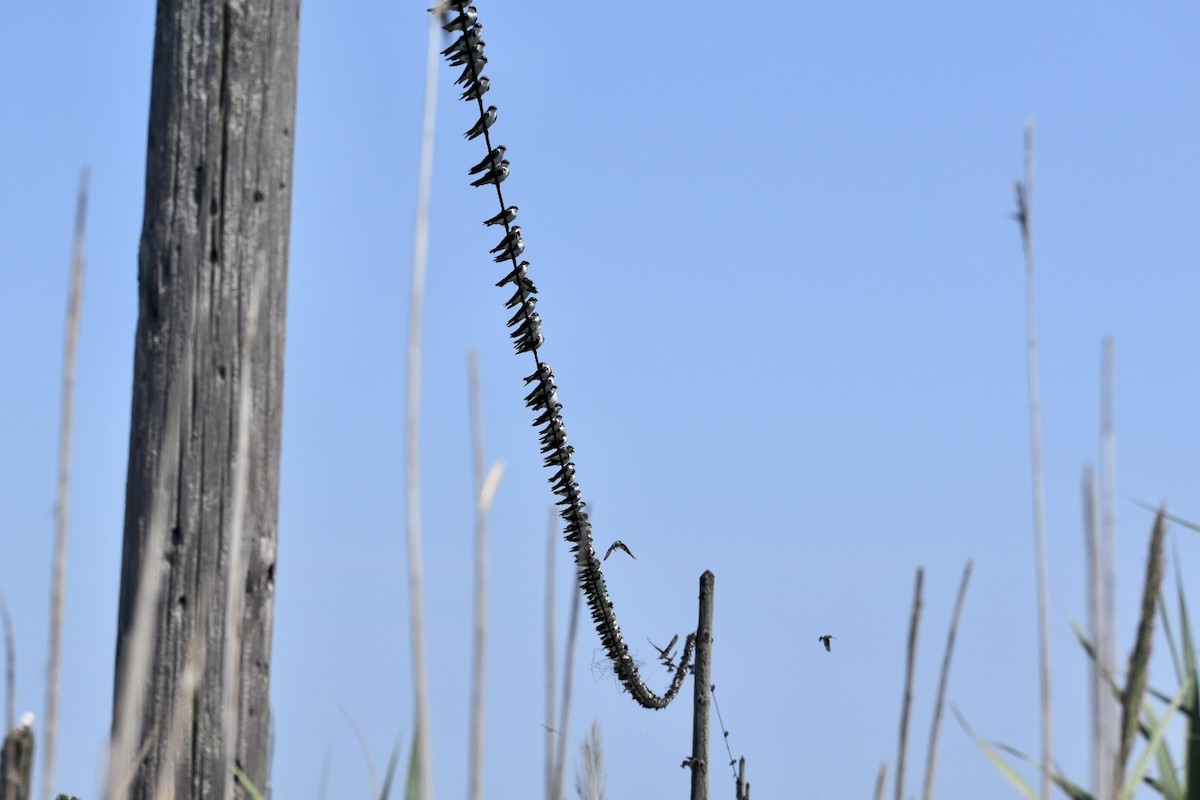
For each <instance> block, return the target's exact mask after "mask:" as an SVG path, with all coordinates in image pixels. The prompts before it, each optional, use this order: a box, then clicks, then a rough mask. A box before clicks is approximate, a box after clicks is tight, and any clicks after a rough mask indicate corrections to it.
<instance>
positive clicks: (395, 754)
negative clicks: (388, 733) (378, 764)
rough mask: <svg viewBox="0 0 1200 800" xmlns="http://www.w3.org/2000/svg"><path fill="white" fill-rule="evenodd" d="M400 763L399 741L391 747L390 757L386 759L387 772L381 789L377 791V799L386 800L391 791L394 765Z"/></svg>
mask: <svg viewBox="0 0 1200 800" xmlns="http://www.w3.org/2000/svg"><path fill="white" fill-rule="evenodd" d="M399 763H400V743H399V742H396V746H395V747H393V748H392V757H391V758H389V759H388V765H387V774H385V775H384V776H383V789H381V790H380V792H379V800H387V799H388V795H389V794H391V792H392V779H393V778H395V777H396V765H397V764H399Z"/></svg>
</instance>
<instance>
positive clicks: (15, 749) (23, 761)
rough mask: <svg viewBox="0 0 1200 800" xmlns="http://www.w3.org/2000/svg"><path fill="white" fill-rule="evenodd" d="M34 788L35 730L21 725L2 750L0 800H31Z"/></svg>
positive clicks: (7, 737) (0, 760) (9, 736)
mask: <svg viewBox="0 0 1200 800" xmlns="http://www.w3.org/2000/svg"><path fill="white" fill-rule="evenodd" d="M32 787H33V728H31V727H30V726H29V725H24V724H23V725H21V727H19V728H13V729H12V730H10V731H9V732H8V735H7V736H5V737H4V747H3V748H2V749H0V800H29V798H30V797H31V796H32V794H31V792H30V789H31V788H32Z"/></svg>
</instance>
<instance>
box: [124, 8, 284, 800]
mask: <svg viewBox="0 0 1200 800" xmlns="http://www.w3.org/2000/svg"><path fill="white" fill-rule="evenodd" d="M298 34H299V1H298V0H278V1H277V2H267V1H266V0H233V1H232V2H224V3H214V2H202V0H160V2H159V3H158V14H157V25H156V33H155V43H154V69H153V78H152V82H151V99H150V126H149V142H148V154H147V160H146V201H145V211H144V219H143V228H142V238H141V247H140V252H139V258H138V283H139V294H140V304H139V312H138V327H137V336H136V343H135V354H134V376H133V408H132V424H131V429H130V442H129V471H128V478H127V484H126V508H125V534H124V551H123V557H122V569H121V599H120V610H119V616H118V639H117V679H116V683H117V686H116V692H115V696H116V697H117V698H120V696H121V694H122V692H121V689H122V677H121V676H122V674H123V673H124V670H125V668H126V667H127V666H128V665H129V663H130V662H131V659H133V658H135V657H137V654H136V653H133V652H132V651H131V648H130V642H131V638H132V633H133V626H134V624H135V622H136V620H135V616H136V615H135V609H136V595H137V591H138V585H139V575H140V574H141V571H142V569H143V568H147V569H150V570H153V571H155V572H156V573H157V574H158V576H159V580H160V583H159V590H158V603H157V605H156V611H155V612H154V614H152V615H151V616H153V617H154V619H153V620H151V624H152V626H153V627H152V631H151V633H150V645H149V650H150V658H151V664H152V667H151V669H150V671H149V673H148V676H149V677H148V680H147V682H146V684H145V685H144V686H131V687H130V688H131V689H132V690H133V691H141V692H144V697H143V704H142V713H141V715H140V720H139V721H138V724H137V727H136V730H137V731H138V733H137V740H138V741H140V742H141V743H142V745H141V746H142V747H144V752H145V756H144V758H143V759H142V760H141V761H140V763H139V766H138V768H137V772H136V774H135V775H134V778H133V782H132V784H131V786H130V788H129V791H128V793H127V795H124V796H127V797H129V798H135V799H136V800H144V799H146V798H150V797H151V796H152V795H153V792H154V790H155V787H156V784H157V782H158V781H159V780H160V778H161V779H162V780H163V781H164V786H171V785H173V788H174V796H175V797H178V798H200V797H204V798H215V799H216V800H223V799H224V798H232V797H235V796H237V797H246V796H248V795H247V794H246V793H245V791H244V790H236V791H237V794H236V795H235V794H234V792H235V790H234V789H233V788H232V787H233V783H232V775H231V766H232V765H231V763H230V762H231V761H233V760H235V759H236V762H237V764H238V765H240V766H241V768H242V769H243V770H245V772H246V774H247V775H248V776H249V778H250V779H251V780H252V781H253V782H254V783H255V785H257V786H260V787H261V786H265V785H266V782H267V781H266V777H267V776H266V770H267V761H268V752H267V751H268V728H269V713H268V684H269V677H270V660H271V628H272V619H273V606H272V603H273V598H274V575H275V550H276V533H277V530H276V527H277V506H278V486H279V449H280V431H281V414H282V402H281V401H282V394H283V352H284V320H285V309H286V288H287V256H288V237H289V226H290V217H291V187H292V151H293V147H292V143H293V129H294V124H295V107H296V106H295V103H296V62H297V41H298ZM252 288H253V290H254V292H255V293H257V295H258V301H257V305H258V313H257V314H255V315H251V314H250V306H251V303H250V294H251V289H252ZM243 351H245V356H246V359H245V363H243V360H242V354H243ZM244 383H248V385H249V387H250V392H251V394H250V398H251V402H250V416H249V425H248V426H247V428H248V432H249V433H248V435H249V443H248V447H247V448H246V449H245V452H246V453H247V456H246V463H245V464H243V465H239V464H237V463H236V462H237V458H236V456H237V452H238V441H237V438H238V430H239V428H238V403H239V393H240V391H241V387H242V385H243V384H244ZM172 407H174V409H175V413H174V414H169V413H168V410H169V409H171V408H172ZM169 418H174V419H178V425H177V433H178V447H177V448H176V447H175V446H173V445H172V446H166V445H165V442H166V441H167V440H168V437H167V436H166V428H167V425H168V423H167V420H168V419H169ZM176 450H177V452H178V456H177V464H167V463H165V462H166V461H167V460H169V459H171V458H172V457H173V455H172V454H173V452H175V451H176ZM160 460H161V461H162V462H164V463H160ZM176 472H177V474H178V479H177V480H176V481H174V482H172V483H171V485H170V486H169V487H168V488H167V490H166V491H162V492H157V493H156V477H157V476H159V475H160V474H176ZM243 473H244V475H245V476H246V480H247V481H248V484H247V490H248V491H247V492H246V503H245V506H244V511H243V514H242V515H241V520H240V531H241V541H237V542H234V541H231V535H232V534H233V532H234V530H235V528H234V525H235V521H234V520H233V519H231V517H232V511H233V495H234V488H235V482H236V481H237V480H238V479H239V475H242V474H243ZM156 504H165V506H166V508H165V509H161V510H160V512H159V518H160V519H166V520H167V524H166V528H167V535H166V537H165V541H164V549H163V551H162V558H161V561H158V563H143V561H144V559H145V558H146V557H147V555H148V552H149V549H148V544H149V541H150V539H149V536H150V529H151V521H152V520H153V519H155V509H156ZM164 511H165V514H164V513H163V512H164ZM234 547H238V548H240V551H239V552H240V553H241V557H240V559H239V558H238V557H237V556H236V554H235V553H234V550H233V548H234ZM152 560H156V559H152ZM231 562H232V563H233V564H239V563H240V569H239V570H238V574H233V575H231V574H229V571H230V568H231ZM151 574H154V573H151ZM231 581H232V584H231V583H230V582H231ZM231 586H232V588H233V590H234V592H233V595H232V596H233V597H234V598H235V600H237V601H238V602H237V603H236V605H240V606H241V615H240V617H241V619H240V621H241V626H240V628H241V636H240V641H237V642H235V645H234V646H235V649H236V654H235V658H234V663H235V664H236V669H234V670H232V671H228V670H225V669H224V661H225V656H226V641H227V640H226V630H227V628H229V626H231V625H232V624H234V623H235V622H236V620H232V619H229V618H228V614H227V600H228V597H229V595H230V593H229V588H230V587H231ZM189 658H192V659H194V660H195V663H198V664H200V665H202V666H201V670H200V674H199V675H195V676H194V677H195V679H196V696H195V700H194V702H193V703H179V698H181V697H185V696H186V692H184V688H183V687H184V684H185V678H186V677H187V675H186V673H185V667H186V666H187V664H188V661H189ZM227 674H229V675H232V676H234V680H233V681H229V682H230V683H233V684H235V685H229V686H226V685H224V684H225V683H226V682H227V681H226V679H225V676H226V675H227ZM227 692H233V693H235V698H236V723H235V727H236V741H235V742H229V743H227V744H228V750H225V749H223V743H222V741H221V738H222V734H221V731H222V705H223V703H224V702H225V697H226V693H227ZM175 707H179V708H180V709H181V710H182V712H183V713H184V714H187V715H188V717H189V718H188V719H187V720H183V721H182V722H183V723H184V724H175V725H173V724H172V723H173V720H172V718H171V715H172V711H173V709H174V708H175ZM119 713H120V711H119V709H118V707H117V704H116V703H114V729H116V728H117V726H118V718H117V715H118V714H119ZM172 771H173V775H172V774H169V773H170V772H172ZM160 772H162V773H164V774H163V775H161V776H160Z"/></svg>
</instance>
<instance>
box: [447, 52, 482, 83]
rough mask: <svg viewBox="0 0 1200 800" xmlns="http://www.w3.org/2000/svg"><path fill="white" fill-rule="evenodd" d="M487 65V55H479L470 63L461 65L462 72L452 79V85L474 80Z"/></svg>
mask: <svg viewBox="0 0 1200 800" xmlns="http://www.w3.org/2000/svg"><path fill="white" fill-rule="evenodd" d="M485 66H487V56H479V57H478V58H476V59H475V62H474V63H472V64H467V65H466V66H465V67H463V71H462V74H461V75H459V76H458V77H457V78H455V79H454V85H455V86H459V85H461V84H464V83H469V82H472V81H474V80H475V79H476V78H478V77H479V76H480V75H482V74H483V68H484V67H485Z"/></svg>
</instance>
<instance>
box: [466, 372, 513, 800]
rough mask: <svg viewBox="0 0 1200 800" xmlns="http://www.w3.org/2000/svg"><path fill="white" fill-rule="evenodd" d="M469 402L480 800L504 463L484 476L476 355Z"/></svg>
mask: <svg viewBox="0 0 1200 800" xmlns="http://www.w3.org/2000/svg"><path fill="white" fill-rule="evenodd" d="M467 362H468V367H467V373H468V376H467V377H468V383H469V385H470V402H471V449H472V451H473V453H472V462H473V467H474V469H473V472H474V478H475V480H474V484H475V631H474V633H475V636H474V642H473V648H474V656H473V658H472V663H471V673H472V680H471V741H470V747H469V751H470V752H469V755H468V764H469V769H468V778H467V785H468V788H467V797H468V798H470V800H483V723H484V713H483V711H484V701H483V688H484V671H485V670H484V667H485V658H484V657H485V655H486V645H487V576H488V558H487V554H488V548H487V518H488V513H489V512H490V511H491V510H492V501H493V500H494V499H495V497H496V487H497V486H498V485H499V483H500V476H501V475H503V474H504V463H503V462H501V461H497V462H496V463H494V464H492V467H491V469H490V470H488V472H487V474H486V475H485V474H484V471H483V469H484V463H485V457H484V446H483V402H482V400H480V392H479V354H478V353H474V352H472V353H471V354H470V356H469V357H468V359H467Z"/></svg>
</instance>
